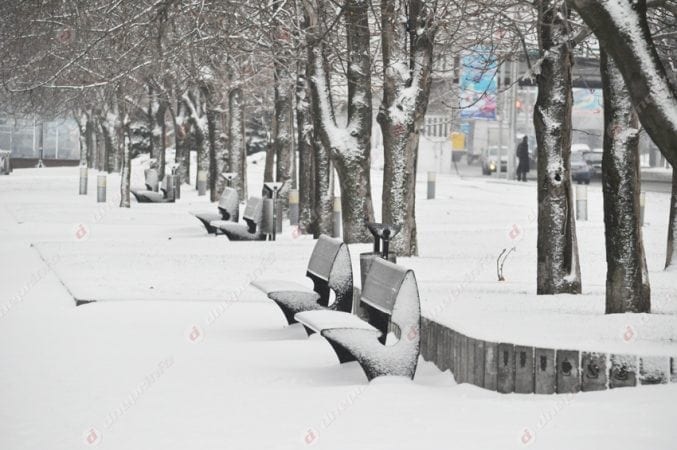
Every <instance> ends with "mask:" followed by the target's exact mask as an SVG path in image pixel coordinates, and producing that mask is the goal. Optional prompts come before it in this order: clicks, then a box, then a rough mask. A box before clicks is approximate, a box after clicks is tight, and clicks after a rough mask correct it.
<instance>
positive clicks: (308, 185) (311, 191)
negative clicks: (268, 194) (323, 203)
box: [296, 58, 315, 233]
mask: <svg viewBox="0 0 677 450" xmlns="http://www.w3.org/2000/svg"><path fill="white" fill-rule="evenodd" d="M306 68H307V64H306V63H305V61H303V60H301V58H299V62H298V63H297V80H296V136H297V138H296V145H297V148H298V154H299V229H300V230H301V232H302V233H313V232H314V230H313V224H314V221H313V216H314V214H313V205H314V204H315V176H314V167H313V142H312V132H313V124H312V117H311V113H310V104H309V102H308V98H307V96H308V89H307V83H306Z"/></svg>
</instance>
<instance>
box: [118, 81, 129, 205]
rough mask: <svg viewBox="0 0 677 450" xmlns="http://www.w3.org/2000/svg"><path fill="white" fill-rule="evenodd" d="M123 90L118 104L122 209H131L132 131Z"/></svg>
mask: <svg viewBox="0 0 677 450" xmlns="http://www.w3.org/2000/svg"><path fill="white" fill-rule="evenodd" d="M123 92H124V91H123V89H122V88H121V87H118V93H117V94H118V102H117V111H118V120H117V122H118V125H119V127H118V135H119V140H118V143H119V146H120V163H121V167H120V208H129V207H130V204H131V200H130V188H131V175H132V155H131V148H130V145H129V144H130V130H129V123H130V118H129V114H128V113H127V106H126V102H125V99H124V95H123Z"/></svg>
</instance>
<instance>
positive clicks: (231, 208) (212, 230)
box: [191, 187, 240, 234]
mask: <svg viewBox="0 0 677 450" xmlns="http://www.w3.org/2000/svg"><path fill="white" fill-rule="evenodd" d="M239 207H240V199H239V197H238V194H237V190H236V189H233V188H230V187H227V188H225V189H224V190H223V192H222V193H221V197H220V198H219V203H218V205H217V208H218V213H213V212H191V214H192V215H193V216H195V217H196V218H197V219H198V220H199V221H200V222H201V223H202V225H204V227H205V228H206V229H207V233H209V234H217V232H218V228H216V227H213V226H212V225H211V223H212V222H214V221H219V220H225V221H230V222H235V223H237V219H238V215H239Z"/></svg>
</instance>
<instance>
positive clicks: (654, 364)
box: [639, 356, 670, 384]
mask: <svg viewBox="0 0 677 450" xmlns="http://www.w3.org/2000/svg"><path fill="white" fill-rule="evenodd" d="M669 373H670V359H669V358H667V357H665V356H642V357H640V358H639V382H640V383H641V384H665V383H667V382H668V379H669V378H670V375H669Z"/></svg>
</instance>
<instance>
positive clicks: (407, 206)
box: [377, 0, 434, 256]
mask: <svg viewBox="0 0 677 450" xmlns="http://www.w3.org/2000/svg"><path fill="white" fill-rule="evenodd" d="M407 14H408V17H407ZM381 15H382V23H381V30H382V31H381V36H382V39H381V42H382V50H383V79H384V85H383V101H382V102H381V109H380V111H379V114H378V117H377V118H378V122H379V125H380V126H381V132H382V135H383V149H384V167H383V199H382V209H383V222H385V223H391V224H400V225H401V226H402V229H401V230H400V232H399V234H398V235H397V236H395V238H394V239H393V241H392V246H391V248H392V250H393V251H395V252H396V253H397V254H399V255H403V256H412V255H416V254H418V245H417V241H416V208H415V205H416V162H417V159H418V144H419V131H418V130H419V129H420V128H421V126H422V125H423V120H424V117H425V111H426V109H427V106H428V98H429V96H430V85H431V76H430V74H431V72H432V57H433V39H434V29H432V27H431V23H430V22H431V18H432V17H431V16H430V12H429V11H428V9H427V8H425V7H424V5H423V2H422V1H421V0H412V1H408V2H405V1H403V0H384V1H383V2H382V3H381Z"/></svg>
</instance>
